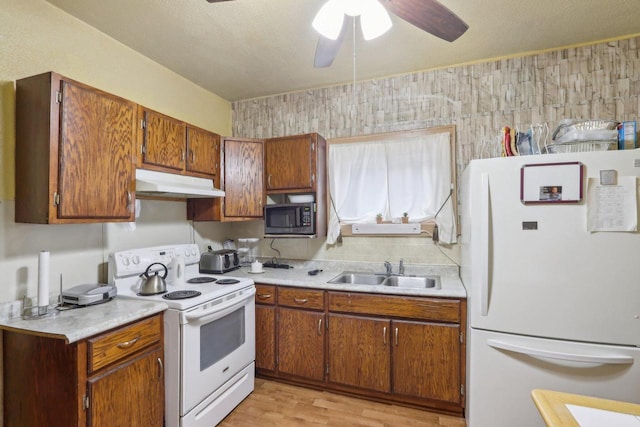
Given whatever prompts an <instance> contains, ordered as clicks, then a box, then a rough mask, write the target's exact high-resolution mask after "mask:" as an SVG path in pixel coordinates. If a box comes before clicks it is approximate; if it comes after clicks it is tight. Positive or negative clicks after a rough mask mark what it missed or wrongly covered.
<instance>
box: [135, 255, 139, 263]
mask: <svg viewBox="0 0 640 427" xmlns="http://www.w3.org/2000/svg"><path fill="white" fill-rule="evenodd" d="M133 263H134V264H140V257H139V256H138V255H134V256H133Z"/></svg>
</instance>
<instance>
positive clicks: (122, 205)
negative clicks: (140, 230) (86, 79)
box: [15, 73, 136, 224]
mask: <svg viewBox="0 0 640 427" xmlns="http://www.w3.org/2000/svg"><path fill="white" fill-rule="evenodd" d="M135 123H136V107H135V104H133V103H132V102H129V101H127V100H125V99H122V98H119V97H117V96H114V95H111V94H108V93H105V92H102V91H100V90H98V89H95V88H92V87H90V86H87V85H84V84H81V83H78V82H75V81H73V80H70V79H67V78H65V77H63V76H60V75H58V74H55V73H45V74H40V75H38V76H33V77H29V78H26V79H21V80H18V81H17V82H16V175H15V176H16V215H15V220H16V222H28V223H41V224H46V223H74V222H110V221H133V215H134V212H133V208H132V201H133V198H134V194H133V192H134V188H135V181H134V168H133V147H134V141H135V128H136V127H135Z"/></svg>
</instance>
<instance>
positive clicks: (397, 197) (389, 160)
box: [327, 126, 457, 244]
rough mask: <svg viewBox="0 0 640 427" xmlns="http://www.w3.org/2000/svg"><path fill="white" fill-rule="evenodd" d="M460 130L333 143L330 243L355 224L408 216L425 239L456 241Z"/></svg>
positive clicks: (451, 128)
mask: <svg viewBox="0 0 640 427" xmlns="http://www.w3.org/2000/svg"><path fill="white" fill-rule="evenodd" d="M453 153H455V127H454V126H446V127H438V128H431V129H425V130H419V131H410V132H396V133H388V134H380V135H368V136H362V137H356V138H340V139H333V140H330V141H329V161H328V168H329V196H330V201H331V205H330V208H329V230H328V238H327V242H328V243H330V244H332V243H335V242H336V241H337V238H338V236H339V235H340V234H343V235H350V229H351V225H352V224H366V223H375V222H376V216H377V215H378V214H381V215H382V217H383V220H384V221H385V222H392V223H396V222H397V223H399V222H400V220H401V217H402V216H403V214H404V213H405V212H406V213H407V214H408V216H409V221H410V222H411V223H420V224H421V229H422V230H424V231H425V234H426V235H430V230H432V229H433V226H434V225H435V224H437V226H438V230H439V237H440V241H441V242H443V243H455V241H456V233H457V229H456V212H455V176H456V174H455V161H454V155H453Z"/></svg>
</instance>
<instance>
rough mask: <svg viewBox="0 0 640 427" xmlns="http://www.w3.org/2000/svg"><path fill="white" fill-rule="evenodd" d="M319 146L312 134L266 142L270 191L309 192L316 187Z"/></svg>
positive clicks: (266, 165)
mask: <svg viewBox="0 0 640 427" xmlns="http://www.w3.org/2000/svg"><path fill="white" fill-rule="evenodd" d="M316 148H317V147H316V144H315V141H314V139H313V138H312V136H311V135H297V136H292V137H284V138H272V139H268V140H266V141H265V170H266V175H267V191H270V190H309V191H312V190H313V189H314V186H315V150H316Z"/></svg>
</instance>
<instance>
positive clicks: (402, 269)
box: [398, 258, 404, 276]
mask: <svg viewBox="0 0 640 427" xmlns="http://www.w3.org/2000/svg"><path fill="white" fill-rule="evenodd" d="M398 274H399V275H400V276H404V260H403V259H402V258H400V265H399V266H398Z"/></svg>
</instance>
